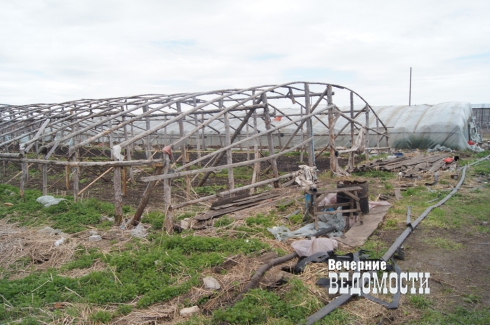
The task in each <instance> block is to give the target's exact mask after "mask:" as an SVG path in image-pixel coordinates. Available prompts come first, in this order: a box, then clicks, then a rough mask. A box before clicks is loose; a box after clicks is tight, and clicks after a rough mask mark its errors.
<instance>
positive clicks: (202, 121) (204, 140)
mask: <svg viewBox="0 0 490 325" xmlns="http://www.w3.org/2000/svg"><path fill="white" fill-rule="evenodd" d="M201 123H204V113H202V114H201ZM204 130H205V127H204V126H203V127H202V150H204V151H206V136H205V135H204Z"/></svg>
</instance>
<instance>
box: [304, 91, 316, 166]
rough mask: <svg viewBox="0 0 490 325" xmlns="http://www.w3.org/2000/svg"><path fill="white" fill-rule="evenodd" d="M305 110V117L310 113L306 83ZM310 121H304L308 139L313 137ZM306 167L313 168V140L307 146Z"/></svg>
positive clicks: (308, 92)
mask: <svg viewBox="0 0 490 325" xmlns="http://www.w3.org/2000/svg"><path fill="white" fill-rule="evenodd" d="M305 109H306V115H308V114H310V113H311V103H310V88H309V86H308V84H307V83H305ZM311 119H312V117H310V118H308V120H307V121H306V134H307V136H308V137H313V123H312V121H311ZM308 166H310V167H313V166H315V144H314V142H313V138H311V141H310V143H309V144H308Z"/></svg>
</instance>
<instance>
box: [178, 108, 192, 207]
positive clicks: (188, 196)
mask: <svg viewBox="0 0 490 325" xmlns="http://www.w3.org/2000/svg"><path fill="white" fill-rule="evenodd" d="M177 113H178V114H180V113H182V107H181V105H180V103H177ZM184 118H185V117H184ZM184 118H180V119H179V133H180V137H181V138H183V137H184V134H185V130H184ZM180 145H181V149H180V152H181V155H182V158H181V159H180V160H181V161H182V165H185V164H187V163H188V162H189V161H188V159H187V158H188V156H187V141H183V142H181V144H180ZM186 170H189V169H188V168H187V169H186ZM185 183H186V191H185V192H186V199H187V200H190V199H191V177H190V176H189V175H187V176H186V177H185Z"/></svg>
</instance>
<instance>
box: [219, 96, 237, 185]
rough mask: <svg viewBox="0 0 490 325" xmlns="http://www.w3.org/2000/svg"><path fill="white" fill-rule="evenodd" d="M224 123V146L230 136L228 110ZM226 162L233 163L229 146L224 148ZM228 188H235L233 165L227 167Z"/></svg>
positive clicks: (221, 102)
mask: <svg viewBox="0 0 490 325" xmlns="http://www.w3.org/2000/svg"><path fill="white" fill-rule="evenodd" d="M219 107H220V108H223V100H222V99H221V100H220V101H219ZM224 124H225V142H226V143H225V146H229V145H230V144H231V137H230V117H229V114H228V112H226V113H225V116H224ZM226 163H227V164H228V165H230V164H232V163H233V157H232V153H231V148H230V149H228V150H226ZM228 188H229V189H230V190H232V189H234V188H235V178H234V177H233V167H228Z"/></svg>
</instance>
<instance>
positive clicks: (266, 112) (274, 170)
mask: <svg viewBox="0 0 490 325" xmlns="http://www.w3.org/2000/svg"><path fill="white" fill-rule="evenodd" d="M262 103H264V106H265V107H264V121H265V128H266V129H267V130H270V129H271V117H270V115H269V105H267V94H266V93H263V94H262ZM267 142H268V144H269V155H270V156H272V155H274V154H275V151H274V143H273V141H272V133H271V132H269V133H267ZM270 162H271V166H272V175H273V177H274V178H277V177H279V171H278V170H277V161H276V158H272V159H271V160H270ZM274 187H275V188H279V181H274Z"/></svg>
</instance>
